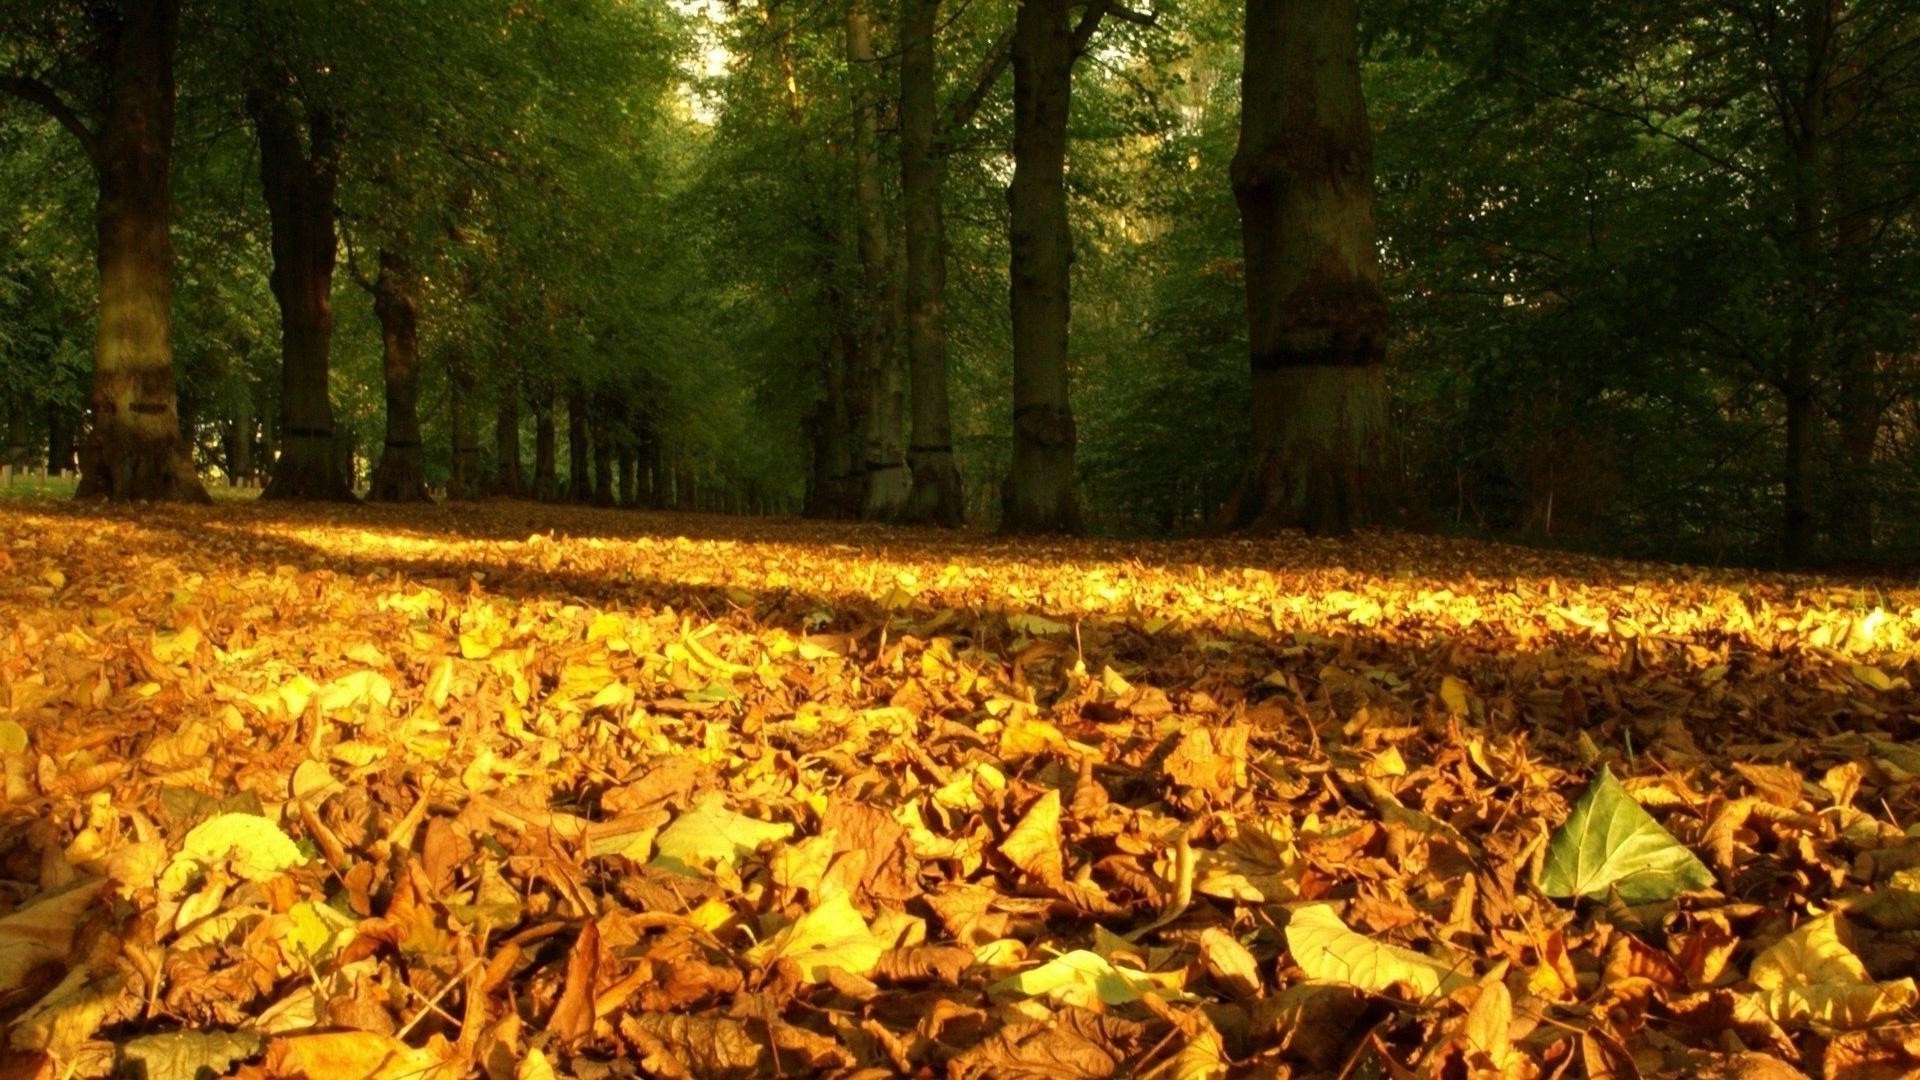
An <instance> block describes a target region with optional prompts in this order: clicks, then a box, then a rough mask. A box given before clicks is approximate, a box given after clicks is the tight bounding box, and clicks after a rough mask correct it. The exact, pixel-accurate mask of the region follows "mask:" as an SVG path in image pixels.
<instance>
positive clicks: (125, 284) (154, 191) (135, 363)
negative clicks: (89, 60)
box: [72, 0, 208, 502]
mask: <svg viewBox="0 0 1920 1080" xmlns="http://www.w3.org/2000/svg"><path fill="white" fill-rule="evenodd" d="M179 31H180V3H179V0H126V2H125V3H124V4H123V5H122V7H121V17H120V19H119V21H118V24H117V26H116V27H115V29H114V31H113V32H111V33H110V35H109V38H110V40H107V41H104V42H102V46H103V48H102V50H101V52H102V54H103V55H105V56H106V57H108V58H109V59H108V60H107V63H108V65H109V67H108V71H107V94H106V100H105V106H104V109H103V111H102V112H101V114H100V118H99V130H98V133H97V134H94V135H91V136H89V135H87V134H86V130H85V128H84V126H83V125H81V124H80V123H79V122H78V120H77V119H76V120H75V121H74V122H73V124H72V130H74V132H75V133H76V134H78V135H81V137H82V145H83V146H85V148H86V149H87V151H88V156H89V158H90V159H91V161H92V163H93V167H94V173H95V178H96V179H97V181H98V183H99V202H98V204H97V206H96V208H95V211H94V223H95V228H96V232H97V235H98V242H99V246H98V249H97V252H96V261H97V265H98V268H99V273H100V313H99V324H98V330H97V332H96V335H95V338H94V353H93V360H94V363H93V389H92V392H91V394H90V395H89V404H90V407H91V411H92V414H93V427H92V430H91V432H89V433H88V436H87V438H86V441H85V442H84V444H83V445H82V446H81V448H80V483H79V486H78V487H77V489H76V490H75V495H76V496H77V497H79V498H104V499H166V500H177V501H184V502H206V501H208V495H207V490H206V488H205V487H204V486H203V485H202V484H201V482H200V477H199V476H198V475H197V474H196V473H195V472H194V469H193V460H192V457H191V456H190V454H189V452H188V448H187V444H186V440H184V439H182V438H181V437H180V418H179V413H178V408H179V403H178V399H177V397H176V394H175V387H174V379H173V241H172V238H171V236H170V235H169V231H168V230H169V225H170V221H171V218H172V214H173V191H172V184H171V165H172V154H173V113H174V81H173V60H174V51H175V48H176V46H177V44H178V41H179Z"/></svg>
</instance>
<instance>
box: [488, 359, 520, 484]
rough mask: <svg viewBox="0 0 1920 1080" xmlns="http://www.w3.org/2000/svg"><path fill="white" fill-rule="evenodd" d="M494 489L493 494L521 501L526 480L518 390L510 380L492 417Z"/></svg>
mask: <svg viewBox="0 0 1920 1080" xmlns="http://www.w3.org/2000/svg"><path fill="white" fill-rule="evenodd" d="M493 460H494V472H493V490H494V492H495V494H499V495H509V496H512V497H514V498H516V499H517V498H521V497H523V496H525V495H526V493H527V481H526V477H525V475H524V474H523V473H522V472H521V464H520V389H519V387H517V386H514V385H513V383H512V380H508V381H507V383H506V385H503V386H502V387H501V388H500V401H499V405H498V408H497V411H496V412H495V413H494V418H493Z"/></svg>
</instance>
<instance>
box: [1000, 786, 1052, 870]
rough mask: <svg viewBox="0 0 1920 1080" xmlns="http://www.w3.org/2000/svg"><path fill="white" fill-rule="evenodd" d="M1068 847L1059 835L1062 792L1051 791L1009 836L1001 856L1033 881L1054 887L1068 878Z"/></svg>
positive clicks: (1028, 812)
mask: <svg viewBox="0 0 1920 1080" xmlns="http://www.w3.org/2000/svg"><path fill="white" fill-rule="evenodd" d="M1065 844H1066V840H1065V839H1064V838H1063V837H1062V836H1061V835H1060V792H1059V790H1058V789H1050V790H1049V791H1048V792H1047V793H1046V794H1045V795H1042V796H1040V798H1039V799H1037V800H1035V802H1034V804H1033V806H1032V807H1031V808H1029V809H1028V810H1027V814H1026V816H1025V817H1023V818H1021V819H1020V824H1018V825H1015V826H1014V827H1013V831H1012V832H1010V833H1008V834H1007V838H1006V840H1005V841H1003V842H1002V843H1001V845H1000V854H1002V855H1005V856H1006V857H1007V859H1008V861H1010V862H1012V863H1013V865H1015V866H1017V867H1019V868H1020V869H1022V870H1024V871H1026V872H1027V873H1028V874H1029V875H1031V876H1032V877H1033V878H1034V880H1036V881H1040V882H1043V883H1045V884H1049V885H1051V884H1054V883H1056V882H1059V881H1063V880H1065V879H1066V876H1067V874H1066V860H1065V856H1064V855H1063V854H1062V851H1061V848H1062V847H1064V846H1065Z"/></svg>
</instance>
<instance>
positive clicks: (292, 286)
mask: <svg viewBox="0 0 1920 1080" xmlns="http://www.w3.org/2000/svg"><path fill="white" fill-rule="evenodd" d="M247 106H248V111H249V112H250V113H251V114H252V116H253V125H254V129H255V132H256V133H257V135H258V136H259V139H260V184H261V188H262V189H263V190H264V191H265V193H266V201H267V218H268V222H269V225H270V227H271V232H272V248H273V273H272V276H271V278H270V283H271V284H272V287H273V296H274V299H275V300H276V301H278V302H279V305H280V342H281V349H280V355H281V366H280V415H281V425H280V439H281V442H280V460H279V461H278V462H277V463H276V464H275V466H274V470H273V479H272V480H271V481H269V482H268V484H267V489H266V491H264V492H262V493H261V496H260V497H261V498H263V499H326V500H341V501H350V500H352V499H353V497H354V496H353V490H352V488H351V487H350V480H349V478H348V477H346V476H343V475H341V473H340V467H339V455H338V452H337V448H336V446H335V439H334V435H335V432H334V424H333V404H332V401H331V400H330V398H329V395H328V386H327V382H328V372H329V369H330V363H331V360H330V354H331V351H332V348H333V268H334V260H335V258H336V255H337V245H338V238H337V236H336V234H335V232H334V214H335V209H334V187H335V184H336V182H337V180H338V177H339V168H340V158H339V145H338V142H337V133H336V131H335V128H334V123H333V118H332V117H331V116H330V115H328V114H327V112H326V111H325V110H323V109H317V108H309V109H307V110H306V132H305V135H304V138H303V136H302V132H301V123H300V119H299V117H298V116H297V115H296V113H295V110H294V103H293V101H292V99H291V98H290V97H289V91H288V89H287V88H286V86H284V85H276V86H269V87H263V88H259V89H256V90H255V91H254V92H253V93H251V94H249V95H248V99H247ZM303 144H304V145H303Z"/></svg>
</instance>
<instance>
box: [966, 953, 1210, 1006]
mask: <svg viewBox="0 0 1920 1080" xmlns="http://www.w3.org/2000/svg"><path fill="white" fill-rule="evenodd" d="M976 956H977V953H976ZM983 962H984V961H983ZM987 992H988V993H989V994H993V995H995V996H997V997H1049V998H1053V999H1055V1000H1057V1001H1061V1002H1063V1003H1065V1004H1069V1005H1078V1006H1081V1007H1083V1008H1098V1005H1099V1003H1105V1004H1108V1005H1125V1004H1126V1003H1127V1002H1129V1001H1138V1000H1140V999H1141V998H1143V997H1146V996H1148V995H1150V994H1151V995H1155V996H1158V997H1175V998H1179V997H1184V996H1185V995H1183V994H1181V993H1180V992H1179V991H1178V990H1173V989H1170V988H1168V987H1165V986H1162V985H1161V984H1160V983H1159V982H1158V981H1156V980H1155V979H1154V978H1153V976H1151V975H1148V974H1147V973H1146V972H1144V971H1139V970H1136V969H1133V968H1124V967H1120V966H1119V965H1117V964H1115V963H1113V961H1111V960H1108V959H1107V958H1106V957H1104V956H1101V955H1100V954H1099V953H1097V952H1093V951H1091V950H1088V949H1076V950H1074V951H1072V952H1069V953H1065V954H1063V955H1060V956H1056V957H1054V958H1053V959H1052V960H1049V961H1047V962H1046V963H1044V964H1042V965H1040V966H1039V967H1037V968H1034V969H1032V970H1030V971H1023V972H1021V973H1020V974H1018V975H1014V976H1011V977H1010V978H1005V979H1002V980H1000V981H999V982H997V983H994V984H993V985H991V986H989V987H987Z"/></svg>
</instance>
